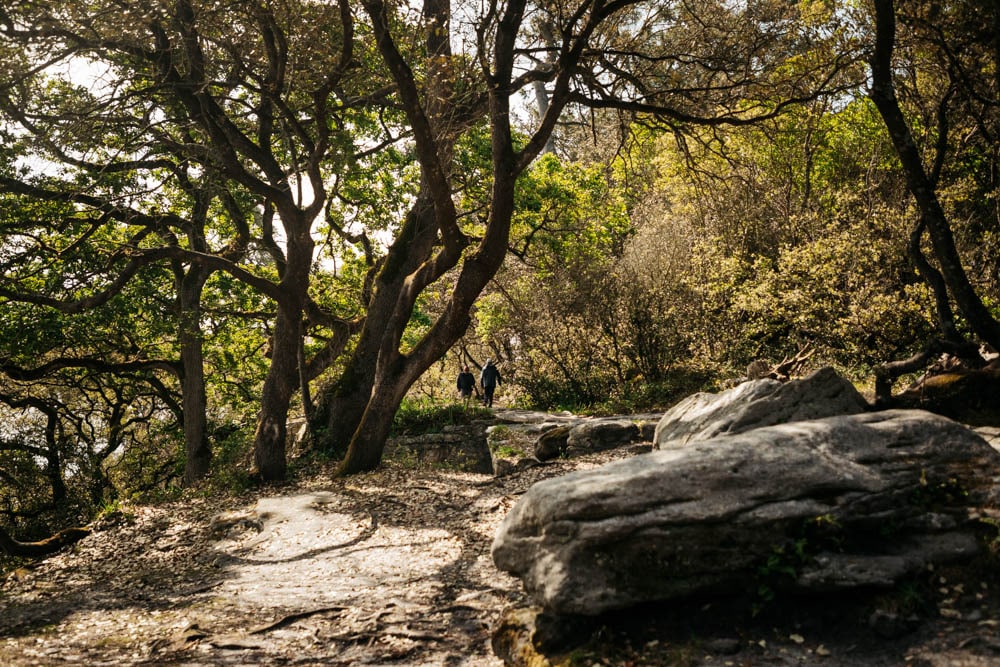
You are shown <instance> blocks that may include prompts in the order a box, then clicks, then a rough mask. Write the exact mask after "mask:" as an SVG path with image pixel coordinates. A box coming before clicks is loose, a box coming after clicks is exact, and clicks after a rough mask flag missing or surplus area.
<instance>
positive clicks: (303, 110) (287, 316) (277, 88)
mask: <svg viewBox="0 0 1000 667" xmlns="http://www.w3.org/2000/svg"><path fill="white" fill-rule="evenodd" d="M352 21H353V19H352V16H351V13H350V11H349V8H348V7H347V4H346V2H345V3H341V4H340V5H339V6H331V5H325V4H317V3H311V2H303V3H294V6H292V5H285V4H283V3H277V4H275V5H270V4H264V5H260V6H256V5H254V6H250V5H246V6H242V7H239V8H237V7H228V8H220V7H217V6H215V5H214V3H197V2H186V1H183V0H182V1H181V2H177V3H165V2H164V3H154V4H152V5H150V4H149V3H138V2H136V3H125V4H118V3H69V4H67V3H34V4H31V5H16V6H14V7H11V8H8V9H6V10H4V12H3V13H2V14H0V24H2V28H3V30H2V32H3V37H4V38H5V40H6V43H7V44H9V45H11V47H12V50H14V52H15V53H18V52H19V53H21V54H23V55H24V57H23V58H19V59H17V61H16V62H18V64H19V65H21V67H20V68H19V69H15V71H13V72H12V73H11V76H10V77H9V79H8V84H7V86H6V90H7V91H8V93H10V94H12V96H11V97H9V98H8V100H9V103H8V104H7V105H6V107H5V109H6V111H7V112H8V118H10V119H12V123H13V124H16V125H17V126H18V127H19V129H17V130H14V133H15V136H16V138H20V137H21V136H28V137H33V138H35V140H36V141H38V142H41V143H42V145H43V147H44V149H45V152H44V155H43V156H44V159H45V160H46V161H47V163H48V164H51V165H53V166H54V167H62V168H64V169H66V170H68V171H69V172H70V176H69V177H68V178H66V179H63V180H62V181H61V183H59V187H51V188H49V187H46V186H44V185H39V184H38V183H36V182H26V181H24V180H23V179H20V178H16V177H11V178H10V179H9V180H8V183H7V186H8V188H9V189H10V190H16V191H18V192H19V194H21V195H23V196H26V197H28V198H32V199H45V198H49V199H52V200H65V201H69V202H72V203H73V204H75V205H76V206H80V207H87V208H89V209H91V210H93V211H95V213H96V214H100V215H96V217H95V219H96V220H97V221H99V222H104V221H108V220H110V221H117V222H119V223H126V224H127V223H133V222H136V221H138V222H139V224H141V225H142V226H143V228H142V231H140V232H139V233H138V234H137V237H136V242H135V243H133V244H132V246H131V247H130V248H128V250H127V252H125V253H121V256H122V257H126V256H128V257H130V258H131V263H130V264H128V266H133V265H144V264H147V263H151V262H171V263H172V264H171V266H172V270H173V272H174V274H175V277H176V283H177V284H176V287H177V294H178V297H177V298H178V300H179V304H180V307H181V310H182V311H183V312H182V315H181V318H180V321H181V329H180V331H181V336H180V338H181V349H182V352H181V357H182V360H183V361H184V363H185V372H184V374H183V380H184V392H183V396H184V401H185V408H186V409H187V410H188V411H189V415H188V420H187V421H186V422H185V424H186V430H187V437H188V450H189V457H188V459H189V464H190V466H192V469H191V470H190V472H189V479H191V480H193V479H196V478H198V477H200V476H201V475H203V474H204V472H205V470H206V466H207V451H206V449H205V444H206V443H205V438H204V427H203V424H201V425H199V424H198V423H197V422H196V420H195V418H196V415H197V414H199V413H203V412H204V403H205V396H204V386H203V382H201V381H200V380H199V376H200V375H201V373H202V370H201V358H200V355H201V352H200V349H201V348H200V340H201V336H200V324H201V311H200V308H199V305H198V304H199V300H200V297H201V290H202V288H203V286H204V285H205V281H206V280H207V279H208V277H209V275H210V274H211V273H212V271H216V270H224V271H227V272H228V273H230V274H231V275H233V276H234V277H236V278H238V279H239V280H241V281H244V282H246V283H247V284H249V285H252V286H253V287H254V288H255V289H257V290H259V291H261V292H262V293H264V294H266V295H267V296H268V297H270V298H272V299H274V300H275V303H276V305H277V313H276V316H275V318H274V322H273V324H272V326H271V344H270V350H269V352H270V360H271V363H270V369H269V371H268V376H267V379H266V380H265V382H264V386H263V388H262V395H263V396H262V401H261V404H260V408H261V412H260V419H259V424H258V428H257V436H256V447H255V449H256V457H255V458H256V464H257V467H258V468H259V469H260V472H261V475H262V476H263V477H264V478H266V479H278V478H281V477H282V476H283V475H284V469H285V460H284V446H285V420H286V415H287V411H288V405H289V402H290V399H291V396H292V394H293V393H294V392H295V391H296V390H297V389H298V388H299V386H300V372H299V368H300V357H301V355H300V349H301V341H302V334H303V315H304V313H305V311H306V308H307V306H308V307H309V308H311V313H310V317H311V319H312V320H313V321H314V322H316V323H318V324H319V325H321V326H332V327H336V328H339V329H340V330H344V331H348V332H349V331H350V329H351V323H350V322H347V321H343V320H338V319H337V318H336V317H334V316H332V315H330V314H329V313H326V312H323V311H322V310H321V309H319V308H318V307H316V306H315V304H313V303H311V302H310V300H309V296H308V287H309V280H310V272H311V271H312V268H313V267H312V263H313V260H314V256H313V255H314V253H313V251H314V245H315V244H314V240H313V238H312V235H311V230H312V225H313V224H314V221H315V220H316V219H317V218H318V217H319V216H320V214H321V213H322V212H323V210H324V207H325V206H326V204H327V196H328V192H327V186H328V183H329V177H328V175H329V172H328V171H327V170H328V169H329V168H331V164H333V163H336V160H334V156H337V155H345V154H346V155H347V156H350V155H351V142H350V140H347V141H345V140H344V137H345V136H347V135H346V134H344V133H343V132H340V133H339V134H338V133H337V132H338V130H337V129H336V128H337V127H338V126H339V127H343V125H344V123H345V122H347V121H345V120H344V118H343V117H342V116H343V110H344V109H345V108H347V107H348V104H347V103H346V102H344V99H343V98H344V97H345V96H346V95H347V93H346V92H345V88H344V87H343V86H344V84H345V82H346V77H347V74H348V73H349V70H351V69H352V68H354V66H355V64H356V63H355V62H354V61H353V58H352V50H351V49H352V48H353V37H352V34H351V33H352V31H353V23H352ZM316 31H318V32H316ZM247 36H250V39H249V41H248V40H247ZM44 49H49V53H50V54H51V56H50V58H51V59H50V60H48V61H45V60H42V59H41V58H40V57H39V56H35V57H34V58H32V57H31V56H33V55H34V54H36V53H38V52H41V51H42V50H44ZM307 52H308V56H307ZM60 63H62V65H61V66H62V67H70V68H72V67H78V68H79V67H90V68H100V72H101V75H100V76H99V77H97V81H96V82H95V84H94V86H93V91H94V92H93V95H92V97H93V99H90V100H83V101H81V100H80V97H79V96H77V97H75V98H74V99H73V100H71V102H72V104H69V105H67V106H66V107H65V108H64V109H57V111H58V112H60V115H55V114H53V113H48V112H49V108H48V107H47V105H49V104H50V103H51V97H50V96H46V95H45V94H42V95H40V96H38V97H35V96H32V95H16V96H15V95H13V93H17V92H20V90H21V89H26V88H30V87H31V86H32V84H34V87H35V88H36V89H37V88H38V87H39V86H50V87H58V86H60V85H63V84H62V83H61V81H62V80H63V79H64V77H65V75H64V74H63V75H62V77H60V76H59V74H58V71H57V73H56V74H55V75H52V74H51V70H52V69H53V66H54V65H55V64H60ZM43 74H49V76H47V77H43V76H41V75H43ZM36 82H37V83H36ZM50 82H51V83H50ZM36 100H38V101H37V102H36ZM21 109H28V112H26V113H25V112H22V111H21ZM39 119H44V122H39ZM87 125H90V126H91V127H93V131H90V132H88V131H86V130H83V131H81V128H83V127H86V126H87ZM52 129H55V130H56V131H55V132H52V131H51V130H52ZM40 130H48V131H47V132H42V131H40ZM359 136H360V132H359ZM65 140H72V141H71V145H69V146H65V145H60V141H65ZM96 156H100V157H101V158H103V160H99V159H96ZM23 157H24V156H22V155H17V154H16V152H15V153H14V154H13V155H12V159H13V160H19V159H23ZM107 174H113V175H114V174H126V175H128V176H129V178H130V179H131V182H133V183H138V184H141V185H143V186H145V187H147V188H149V189H150V191H149V192H146V193H145V195H144V196H139V195H135V196H133V198H132V199H130V200H123V199H122V198H121V197H120V196H119V195H118V194H117V193H115V192H114V191H111V192H108V191H107V190H100V191H96V192H95V189H96V188H97V187H99V184H100V183H101V180H100V179H101V178H102V177H104V176H105V175H107ZM200 179H204V181H203V183H204V188H202V186H201V184H200V183H199V180H200ZM41 180H42V181H43V182H44V181H47V180H50V179H48V178H42V179H41ZM171 185H172V187H173V190H170V187H171ZM307 191H308V192H309V194H310V195H311V197H308V196H307V195H306V192H307ZM185 196H190V197H191V200H192V204H191V209H190V210H191V215H190V217H188V218H187V219H185V218H182V217H179V216H177V215H173V214H168V213H165V212H164V209H168V210H169V209H171V208H173V207H174V206H175V205H176V200H177V199H183V198H184V197H185ZM252 211H255V213H256V214H255V215H251V214H250V212H252ZM101 215H103V216H104V217H101ZM251 222H254V223H255V224H253V225H251ZM208 223H211V227H210V228H206V224H208ZM278 225H280V231H279V228H278ZM251 227H252V228H251ZM175 230H177V231H179V232H180V236H179V238H180V239H182V240H181V241H180V242H179V240H178V237H176V236H174V234H175ZM154 236H156V237H160V238H161V239H162V241H163V245H161V246H160V247H150V245H149V240H150V239H151V238H153V237H154ZM219 238H221V239H222V240H223V242H222V243H221V244H218V243H215V244H214V248H213V247H210V244H209V243H208V240H209V239H212V240H215V239H219ZM82 240H83V239H82ZM227 240H228V241H229V242H228V243H227V242H226V241H227ZM248 246H254V247H256V248H257V249H260V250H262V251H263V252H264V255H263V256H266V257H269V258H270V261H272V262H273V269H272V271H273V273H272V274H271V275H268V272H267V271H266V270H264V269H262V268H261V267H259V266H253V265H250V266H248V265H243V264H241V263H240V260H241V258H242V256H243V255H242V251H243V250H244V249H245V248H247V247H248ZM260 256H261V255H259V254H253V257H254V258H259V257H260ZM275 274H276V275H275ZM272 275H273V276H275V278H274V280H271V279H270V278H271V276H272ZM128 277H129V276H128V275H127V271H126V272H123V273H122V274H120V275H119V276H118V277H116V278H114V279H112V281H111V286H110V288H109V290H107V291H106V293H105V295H104V298H108V297H110V296H111V295H113V294H114V290H115V289H117V288H120V286H121V285H122V284H124V283H125V282H126V281H127V279H128ZM8 297H9V298H25V297H26V294H24V293H21V292H18V293H16V294H15V293H9V294H8ZM27 298H30V297H27ZM47 303H48V305H51V306H57V307H59V306H60V304H59V303H57V302H56V300H54V299H50V300H49V301H48V302H47ZM67 303H68V302H66V301H65V300H64V302H63V304H62V307H65V308H71V309H72V310H74V311H78V310H81V309H82V308H83V307H85V305H86V306H89V305H90V303H89V302H87V303H86V304H83V303H79V302H77V303H74V304H73V305H72V306H69V305H66V304H67ZM344 339H345V336H343V335H341V336H338V337H333V338H331V339H330V341H331V344H332V345H333V346H334V348H335V347H336V346H337V345H338V344H339V345H341V346H343V344H344ZM335 353H336V350H334V352H333V354H335ZM327 356H331V355H329V354H328V355H327Z"/></svg>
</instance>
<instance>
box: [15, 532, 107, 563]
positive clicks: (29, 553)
mask: <svg viewBox="0 0 1000 667" xmlns="http://www.w3.org/2000/svg"><path fill="white" fill-rule="evenodd" d="M87 535H90V528H66V529H65V530H60V531H59V532H58V533H56V534H55V535H53V536H52V537H47V538H45V539H44V540H39V541H38V542H19V541H17V540H15V539H14V538H13V537H12V536H11V534H10V533H8V532H7V531H6V530H4V529H3V528H0V549H2V550H3V552H4V553H6V554H7V555H8V556H14V557H16V558H44V557H45V556H50V555H52V554H54V553H55V552H57V551H59V550H60V549H62V548H63V547H65V546H68V545H70V544H73V543H74V542H79V541H80V540H82V539H83V538H85V537H86V536H87Z"/></svg>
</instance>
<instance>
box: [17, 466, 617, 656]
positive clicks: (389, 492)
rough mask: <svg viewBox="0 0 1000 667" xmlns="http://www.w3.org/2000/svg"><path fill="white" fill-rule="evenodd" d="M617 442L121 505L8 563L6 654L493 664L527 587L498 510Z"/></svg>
mask: <svg viewBox="0 0 1000 667" xmlns="http://www.w3.org/2000/svg"><path fill="white" fill-rule="evenodd" d="M625 455H628V452H625V451H622V452H620V453H604V454H603V455H594V456H592V457H587V458H582V459H578V460H575V461H572V462H570V461H562V462H558V463H556V464H553V465H546V466H540V467H538V468H535V469H532V470H528V471H524V472H522V473H520V474H518V475H517V476H512V477H507V478H501V479H494V478H493V477H491V476H486V475H474V474H467V473H454V472H448V471H442V470H428V469H424V470H418V469H411V468H402V467H398V466H394V465H392V464H390V465H388V466H386V467H384V468H383V469H381V470H379V471H377V472H375V473H371V474H367V475H360V476H356V477H353V478H350V479H348V480H331V478H330V476H329V475H328V472H327V471H316V473H315V474H314V475H312V476H311V477H310V479H309V480H307V481H303V482H301V483H299V484H298V485H296V486H290V487H287V488H282V489H280V490H276V492H275V493H274V494H273V495H267V496H264V497H262V498H260V499H259V500H257V499H256V498H252V497H246V498H235V499H231V500H230V501H229V504H228V506H220V505H219V502H220V501H219V500H218V499H211V500H207V499H204V498H197V497H192V498H189V499H186V500H184V501H180V502H174V503H170V504H166V505H161V506H152V507H148V506H142V507H135V508H128V509H126V511H125V512H124V513H122V514H121V515H118V516H116V517H112V518H111V521H109V522H107V523H106V525H104V526H103V527H102V529H100V530H98V531H96V532H95V534H93V535H91V536H90V537H88V538H87V539H85V540H84V541H83V542H81V543H80V544H78V545H77V546H75V547H74V548H72V549H71V550H69V551H67V552H65V553H62V554H59V555H57V556H55V557H53V558H51V559H49V560H48V561H45V562H43V563H41V564H40V565H39V566H38V567H37V568H35V569H32V570H30V571H19V572H17V573H15V574H14V575H12V576H10V577H9V578H8V579H7V581H6V582H5V584H4V586H3V589H2V593H0V604H2V610H0V664H4V665H29V664H42V665H59V664H88V665H102V664H103V665H121V664H187V665H197V664H211V665H219V664H233V665H246V664H255V665H267V664H299V665H309V664H316V665H320V664H322V665H340V664H344V665H346V664H384V663H396V664H405V665H487V666H488V665H499V664H501V663H500V662H499V660H498V659H497V658H495V657H494V656H493V655H492V652H491V650H490V647H489V629H490V627H491V625H492V624H493V622H494V620H495V619H496V617H497V615H498V613H499V611H500V610H501V609H502V608H503V607H504V606H506V605H507V604H509V603H510V601H512V600H517V599H519V598H520V596H521V593H520V587H519V584H518V582H516V581H515V580H513V579H512V578H510V577H508V576H506V575H504V574H502V573H500V572H498V571H497V570H496V569H495V567H494V566H493V564H492V561H491V559H490V555H489V549H490V544H491V541H492V538H493V534H494V532H495V530H496V527H497V525H498V524H499V522H500V521H501V519H502V518H503V516H504V515H505V514H506V512H507V510H508V509H509V508H510V507H511V505H512V504H513V503H514V501H515V500H516V496H517V495H519V494H521V493H523V492H524V490H525V489H527V487H528V486H530V485H531V484H532V483H533V482H534V481H536V480H537V479H539V478H540V477H542V476H548V475H551V474H558V473H560V472H565V471H568V470H569V469H576V468H580V467H589V466H593V465H598V464H600V463H603V462H606V461H607V460H610V459H612V458H616V457H618V456H625ZM220 517H221V518H220Z"/></svg>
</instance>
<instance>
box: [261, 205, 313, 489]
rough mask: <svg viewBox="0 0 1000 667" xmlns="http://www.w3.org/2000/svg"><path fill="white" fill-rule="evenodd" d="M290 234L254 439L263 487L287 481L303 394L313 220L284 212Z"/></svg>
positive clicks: (303, 214)
mask: <svg viewBox="0 0 1000 667" xmlns="http://www.w3.org/2000/svg"><path fill="white" fill-rule="evenodd" d="M281 216H282V222H283V224H284V225H285V230H286V233H287V237H288V238H287V251H286V252H287V257H286V262H285V266H284V273H283V274H282V277H281V282H280V284H279V287H280V294H281V298H280V299H279V301H278V315H277V317H276V318H275V322H274V330H273V332H272V345H271V365H270V367H269V368H268V371H267V377H266V378H265V380H264V388H263V391H262V392H261V407H260V417H259V420H258V423H257V431H256V433H255V434H254V470H255V472H256V473H257V474H258V475H259V476H260V479H261V480H262V481H265V482H274V481H280V480H283V479H284V478H285V475H286V473H287V469H288V463H287V459H286V456H285V449H286V445H285V443H286V438H287V432H288V427H287V422H288V407H289V405H290V404H291V400H292V396H293V395H294V393H295V391H296V390H297V389H299V346H300V339H301V335H302V314H303V311H304V309H305V304H306V299H307V298H308V289H309V272H310V270H311V269H312V258H313V246H314V243H313V240H312V237H311V236H310V224H309V222H310V218H309V214H308V213H306V212H303V211H302V210H300V209H298V208H296V207H294V206H287V207H286V210H282V211H281Z"/></svg>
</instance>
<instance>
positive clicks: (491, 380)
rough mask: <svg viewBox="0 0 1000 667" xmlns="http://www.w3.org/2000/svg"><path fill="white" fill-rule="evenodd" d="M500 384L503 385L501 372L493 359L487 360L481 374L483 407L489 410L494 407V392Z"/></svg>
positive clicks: (480, 383)
mask: <svg viewBox="0 0 1000 667" xmlns="http://www.w3.org/2000/svg"><path fill="white" fill-rule="evenodd" d="M498 384H503V380H502V379H501V378H500V371H499V370H497V367H496V364H494V363H493V360H492V359H487V360H486V365H485V366H483V371H482V373H480V374H479V385H480V386H481V387H482V388H483V405H485V406H486V407H488V408H492V407H493V392H495V391H496V389H497V385H498Z"/></svg>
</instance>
